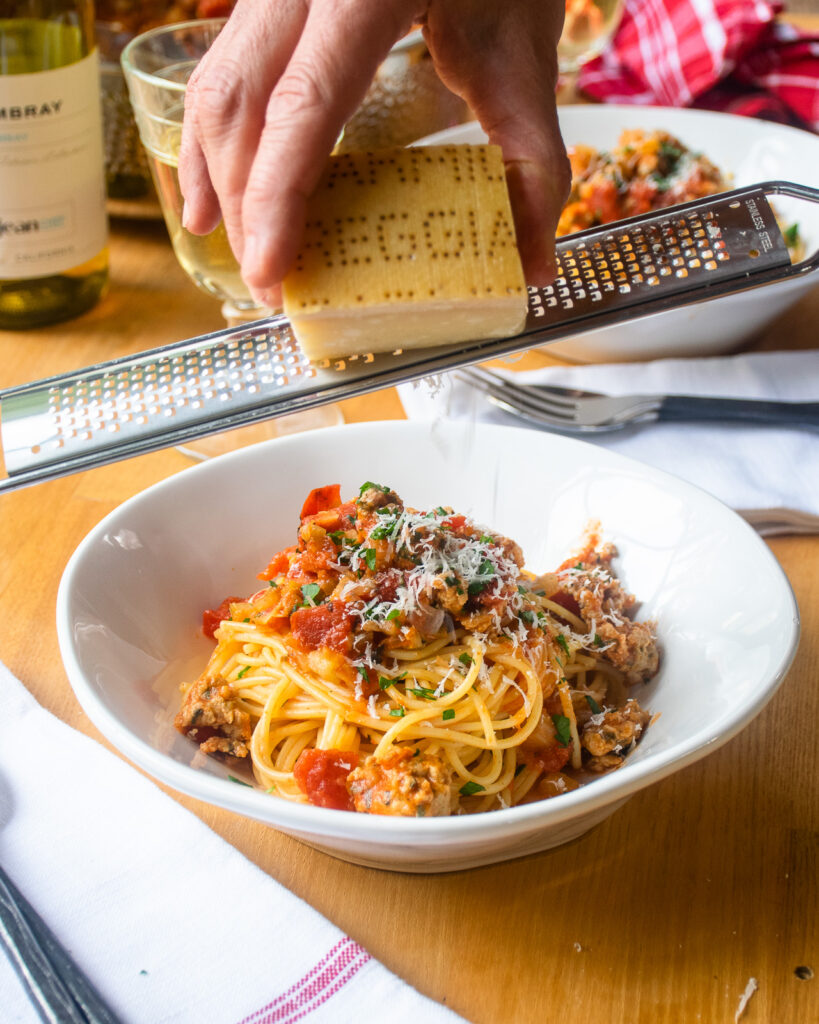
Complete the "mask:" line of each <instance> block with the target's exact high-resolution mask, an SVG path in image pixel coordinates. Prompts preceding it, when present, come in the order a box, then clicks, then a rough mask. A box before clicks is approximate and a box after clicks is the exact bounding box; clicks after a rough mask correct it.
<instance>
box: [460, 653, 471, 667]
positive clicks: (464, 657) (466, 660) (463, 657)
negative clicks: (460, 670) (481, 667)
mask: <svg viewBox="0 0 819 1024" xmlns="http://www.w3.org/2000/svg"><path fill="white" fill-rule="evenodd" d="M458 661H460V663H461V664H462V665H471V664H472V655H471V654H467V653H466V651H464V652H463V654H459V655H458Z"/></svg>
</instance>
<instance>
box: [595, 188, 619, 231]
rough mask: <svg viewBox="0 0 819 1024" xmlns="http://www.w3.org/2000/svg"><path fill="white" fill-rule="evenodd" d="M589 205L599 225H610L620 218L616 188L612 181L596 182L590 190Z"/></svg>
mask: <svg viewBox="0 0 819 1024" xmlns="http://www.w3.org/2000/svg"><path fill="white" fill-rule="evenodd" d="M589 205H590V206H591V208H592V209H593V210H594V212H595V214H596V215H597V217H598V219H599V220H600V223H601V224H610V223H611V221H613V220H618V218H619V217H620V216H621V213H620V206H619V203H618V199H617V187H616V185H615V184H614V182H613V181H609V180H606V181H600V182H596V183H595V184H594V186H593V187H592V190H591V196H590V197H589Z"/></svg>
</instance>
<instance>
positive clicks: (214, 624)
mask: <svg viewBox="0 0 819 1024" xmlns="http://www.w3.org/2000/svg"><path fill="white" fill-rule="evenodd" d="M234 601H244V598H243V597H226V598H225V599H224V601H223V602H222V603H221V604H220V605H219V607H218V608H206V609H205V610H204V611H203V612H202V631H203V632H204V634H205V636H209V637H210V638H211V640H212V639H213V636H214V633H215V632H216V630H217V629H218V628H219V623H220V622H221V621H222V620H223V619H229V618H230V606H231V604H232V603H233V602H234Z"/></svg>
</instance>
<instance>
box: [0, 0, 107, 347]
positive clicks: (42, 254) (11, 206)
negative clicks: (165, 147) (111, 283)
mask: <svg viewBox="0 0 819 1024" xmlns="http://www.w3.org/2000/svg"><path fill="white" fill-rule="evenodd" d="M107 242H108V224H107V218H106V212H105V166H104V156H103V145H102V117H101V102H100V77H99V63H98V58H97V51H96V49H95V45H94V5H93V2H92V0H0V328H5V329H10V328H28V327H38V326H41V325H44V324H48V323H54V322H56V321H58V320H66V319H68V318H70V317H73V316H77V315H78V314H80V313H83V312H85V311H86V310H87V309H90V308H91V307H92V306H93V305H94V304H95V303H96V302H97V300H98V299H99V298H100V296H101V295H102V293H103V291H104V290H105V287H106V284H107V280H108V248H107Z"/></svg>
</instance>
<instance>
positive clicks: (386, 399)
mask: <svg viewBox="0 0 819 1024" xmlns="http://www.w3.org/2000/svg"><path fill="white" fill-rule="evenodd" d="M111 256H112V283H111V289H110V292H109V294H108V296H107V298H106V299H105V300H104V301H103V302H102V303H101V304H100V306H99V307H98V308H97V309H96V310H94V311H93V312H92V313H90V314H88V315H86V316H85V317H82V318H80V319H78V320H76V321H73V322H71V323H69V324H65V325H59V326H57V327H54V328H50V329H47V330H40V331H29V332H23V333H10V332H6V333H3V332H0V386H8V385H12V384H16V383H20V382H24V381H26V380H33V379H37V378H40V377H43V376H46V375H49V374H52V373H55V372H59V371H62V370H67V369H71V368H73V367H78V366H82V365H87V364H89V363H93V362H96V361H99V360H103V359H107V358H112V357H114V356H118V355H123V354H126V353H129V352H133V351H138V350H141V349H144V348H147V347H150V346H153V345H157V344H161V343H164V342H167V341H170V340H173V339H175V338H179V337H186V336H191V335H194V334H198V333H203V332H205V331H208V330H212V329H215V328H217V327H219V326H221V321H220V314H219V308H218V304H217V303H215V302H211V301H210V300H208V299H207V298H206V297H205V296H202V295H200V294H199V293H198V292H196V291H195V290H194V288H193V287H192V286H191V285H190V284H189V283H188V281H187V279H186V278H185V277H184V275H183V273H182V271H181V270H180V269H179V268H178V267H177V265H176V262H175V260H174V258H173V255H172V253H171V250H170V247H169V246H168V244H167V240H166V237H165V232H164V228H163V227H162V226H161V225H158V224H150V223H132V224H129V223H118V224H115V225H114V230H113V236H112V246H111ZM817 321H819V292H818V291H814V292H813V293H812V294H811V295H809V296H807V297H806V298H805V299H804V300H803V301H802V302H801V303H800V304H799V305H798V306H797V307H795V308H794V309H793V310H792V311H790V312H788V313H787V314H785V316H784V317H782V318H781V320H780V321H778V322H777V323H776V324H774V325H773V326H772V327H771V328H769V329H768V330H767V331H766V332H765V333H764V334H763V335H762V336H761V337H760V338H758V339H755V340H754V342H753V344H754V347H756V348H759V349H772V348H777V347H787V348H796V347H805V348H808V347H811V348H812V347H816V344H817V339H816V330H815V324H816V323H817ZM548 362H550V359H549V357H548V356H547V355H545V354H544V353H530V354H528V355H527V356H526V357H525V359H524V360H523V362H522V363H521V365H522V366H535V365H543V364H545V363H548ZM343 411H344V415H345V418H346V419H347V420H348V421H349V422H353V421H358V420H370V419H389V418H398V417H401V416H402V410H401V406H400V403H399V402H398V399H397V396H396V394H395V392H394V391H385V392H379V393H377V394H374V395H370V396H366V397H364V398H360V399H356V400H353V401H349V402H345V403H344V405H343ZM187 465H189V461H188V460H187V459H186V458H185V457H184V456H183V455H181V454H180V453H179V452H177V451H175V450H173V449H171V450H167V451H162V452H157V453H154V454H152V455H146V456H142V457H140V458H136V459H133V460H130V461H128V462H124V463H119V464H116V465H113V466H108V467H105V468H102V469H99V470H95V471H92V472H89V473H84V474H80V475H77V476H72V477H67V478H65V479H63V480H58V481H55V482H53V483H49V484H42V485H40V486H38V487H34V488H30V489H28V490H23V491H18V492H13V493H10V494H8V495H4V496H3V497H2V498H0V525H2V549H0V550H2V558H1V559H0V621H2V623H3V626H2V630H1V631H0V658H2V660H3V661H4V662H5V663H6V664H7V665H8V666H9V668H10V669H11V670H12V671H13V672H14V673H15V674H16V675H17V676H18V677H19V678H20V679H22V681H23V682H24V683H25V685H26V686H27V687H28V688H29V689H30V690H31V691H32V693H33V694H34V695H35V697H36V698H37V699H38V700H39V701H40V702H41V703H42V704H43V705H44V706H45V707H47V708H48V709H49V710H50V711H52V712H53V713H54V714H56V715H57V716H59V717H60V718H62V719H63V720H64V721H66V722H68V723H69V724H70V725H72V726H73V727H75V728H76V729H79V730H80V731H82V732H84V733H87V734H89V735H91V736H93V737H95V738H96V739H97V740H99V741H100V742H103V743H104V742H105V741H104V740H102V738H101V737H100V736H99V734H98V733H97V731H96V730H95V729H94V727H93V726H92V725H91V724H90V723H89V722H88V720H87V719H86V717H85V715H84V714H83V712H82V711H81V709H80V708H79V706H78V704H77V702H76V701H75V699H74V697H73V694H72V692H71V690H70V688H69V686H68V683H67V680H66V677H65V674H64V672H63V668H62V664H61V662H60V657H59V651H58V648H57V639H56V630H55V625H54V603H55V596H56V591H57V587H58V584H59V580H60V576H61V573H62V571H63V568H64V566H65V564H66V561H67V559H68V557H69V556H70V554H71V552H72V551H73V550H74V548H75V547H76V545H77V544H78V542H79V541H80V540H81V538H82V537H83V536H84V535H85V533H86V532H87V531H88V530H89V529H91V527H92V526H94V525H95V524H96V523H97V522H98V521H99V520H100V519H101V518H102V517H103V516H104V515H106V514H107V513H108V512H109V511H110V510H111V509H113V508H114V507H116V506H117V505H118V504H119V503H120V502H122V501H123V500H125V499H126V498H128V497H129V496H131V495H132V494H135V493H137V492H138V491H140V490H142V489H143V488H145V487H147V486H149V485H150V484H152V483H154V482H156V481H158V480H161V479H163V478H164V477H167V476H168V475H170V474H172V473H176V472H179V471H180V470H182V469H184V468H185V467H186V466H187ZM770 546H771V549H772V551H773V552H774V554H775V556H776V557H777V558H778V559H779V561H780V563H781V565H782V566H783V568H784V570H785V572H786V573H787V574H788V577H789V579H790V580H791V583H792V585H793V587H794V590H795V593H796V597H797V600H798V602H799V605H800V608H801V610H802V616H803V639H802V644H801V647H800V650H799V652H798V654H797V657H796V660H795V662H794V665H793V667H792V669H791V671H790V672H789V674H788V676H787V678H786V680H785V681H784V683H783V685H782V687H781V689H780V690H779V692H778V693H777V695H776V696H775V697H774V699H773V700H772V701H771V703H770V704H769V706H768V707H767V708H766V709H765V710H764V711H763V712H762V714H761V715H760V716H759V717H758V718H757V719H756V720H755V721H754V722H753V723H752V724H751V725H750V726H749V727H748V728H747V729H746V730H745V731H744V732H743V733H741V734H740V735H739V736H738V737H737V738H735V739H734V740H733V741H732V742H730V743H729V744H728V745H726V746H725V747H723V748H721V749H720V750H718V751H716V752H715V753H713V754H712V755H711V756H709V757H708V758H706V759H705V760H703V761H701V762H700V763H699V764H696V765H694V766H692V767H690V768H688V769H686V770H684V771H682V772H680V773H679V774H677V775H675V776H673V777H672V778H670V779H667V780H666V781H664V782H662V783H659V784H658V785H655V786H653V787H652V788H651V789H649V790H647V791H645V792H642V793H640V794H638V795H637V796H635V797H634V798H633V799H632V800H631V801H630V802H629V803H628V804H626V805H625V806H624V807H623V808H622V809H621V810H620V811H619V812H617V813H616V814H615V815H614V816H613V817H611V818H610V819H608V820H607V821H606V822H604V823H603V824H602V825H600V826H599V827H598V828H596V829H595V830H594V831H593V832H591V833H590V834H588V835H587V836H585V837H583V838H582V839H580V840H578V841H576V842H574V843H572V844H570V845H568V846H565V847H562V848H560V849H557V850H553V851H551V852H547V853H543V854H539V855H537V856H531V857H527V858H525V859H520V860H515V861H511V862H508V863H505V864H501V865H497V866H493V867H487V868H482V869H478V870H474V871H469V872H456V873H452V874H447V875H440V876H433V877H424V876H416V875H402V874H388V873H381V872H377V871H373V870H369V869H365V868H360V867H355V866H351V865H348V864H344V863H342V862H340V861H337V860H334V859H332V858H330V857H328V856H326V855H324V854H321V853H318V852H316V851H313V850H311V849H309V848H307V847H304V846H301V845H299V844H297V843H296V842H295V841H293V840H291V839H288V838H287V837H285V836H282V835H279V834H277V833H276V832H274V831H272V830H270V829H268V828H265V827H264V826H262V825H259V824H255V823H253V822H249V821H245V820H244V819H242V818H239V817H236V816H235V815H232V814H230V813H228V812H224V811H220V810H217V809H215V808H212V807H209V806H206V805H204V804H201V803H198V802H197V801H195V800H191V799H188V798H185V797H178V796H175V795H174V794H172V795H174V796H175V799H177V800H178V801H179V802H180V803H181V804H183V805H184V806H186V807H188V808H189V809H190V810H192V811H193V812H194V813H195V814H197V815H199V816H200V817H201V818H202V819H203V820H204V821H205V822H206V823H207V824H208V825H209V826H210V827H211V828H213V829H214V830H215V831H217V832H219V833H220V834H221V835H222V836H224V837H225V839H226V840H227V841H228V842H230V843H232V844H233V845H234V846H236V847H237V848H238V849H240V850H242V851H243V852H244V853H245V854H246V855H247V856H248V857H249V858H250V859H251V860H253V861H254V862H255V863H256V864H258V865H259V866H260V867H261V868H263V869H264V870H265V871H266V872H268V873H269V874H270V875H272V876H273V877H275V878H277V879H279V880H280V881H281V882H282V883H283V884H284V885H286V886H287V887H288V888H290V889H291V890H292V891H294V892H296V893H297V894H299V895H300V896H302V897H303V898H304V899H306V900H307V901H308V902H309V903H311V904H312V905H313V906H314V907H316V908H317V909H318V910H320V911H321V912H322V913H324V914H325V915H327V916H328V917H329V918H330V919H331V920H333V921H334V922H335V923H336V924H338V925H339V926H340V927H341V928H342V929H344V930H345V931H346V932H348V933H349V934H350V935H351V936H353V937H354V938H355V939H357V940H358V941H359V942H361V943H362V944H363V945H364V946H366V947H367V948H368V949H369V950H370V951H371V952H372V953H373V954H374V955H375V956H376V957H378V958H379V959H380V960H382V961H383V962H384V963H385V964H386V965H387V966H388V967H390V968H391V969H392V970H394V971H395V972H396V973H398V974H399V975H401V976H402V977H403V978H405V979H406V980H407V981H409V982H411V983H412V984H413V985H415V986H416V987H417V988H419V989H420V990H421V991H423V992H425V993H427V994H428V995H430V996H432V997H433V998H435V999H437V1000H440V1001H441V1002H445V1003H446V1004H447V1005H449V1006H451V1007H452V1008H453V1009H455V1010H457V1011H458V1012H459V1013H461V1014H463V1015H464V1016H465V1017H466V1018H468V1019H469V1020H471V1021H475V1022H486V1024H502V1022H515V1024H527V1022H532V1024H541V1022H544V1021H553V1020H562V1019H563V1018H564V1017H566V1018H571V1019H575V1020H581V1021H583V1020H589V1021H596V1020H601V1021H606V1022H608V1024H681V1022H682V1024H689V1022H698V1021H702V1022H705V1024H712V1022H714V1024H722V1022H725V1024H730V1022H733V1021H734V1015H735V1013H736V1010H737V1007H738V1005H739V1001H740V997H741V994H742V992H743V990H744V989H745V986H746V984H747V983H748V980H749V979H750V978H752V977H753V978H755V979H756V980H757V983H758V986H759V988H758V991H757V992H756V993H755V994H754V996H753V997H752V998H751V1000H750V1002H749V1004H748V1007H747V1010H746V1012H745V1014H744V1017H743V1021H744V1022H748V1024H754V1022H776V1024H779V1022H782V1024H803V1022H810V1021H819V980H800V979H799V978H798V977H797V976H796V974H795V973H794V971H795V969H796V968H797V967H799V966H803V965H807V966H809V967H811V968H812V969H813V970H819V956H817V953H818V952H819V943H818V942H817V939H818V938H819V936H817V920H819V914H817V910H818V909H819V907H817V864H816V852H817V807H819V770H818V769H819V763H818V759H817V742H816V723H817V721H819V687H817V685H816V678H817V677H816V665H817V664H819V641H817V637H819V571H817V570H819V538H815V537H809V538H808V537H804V538H781V539H777V540H774V541H772V542H771V545H770ZM760 599H764V595H760ZM385 1019H388V1017H387V1018H385Z"/></svg>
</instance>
